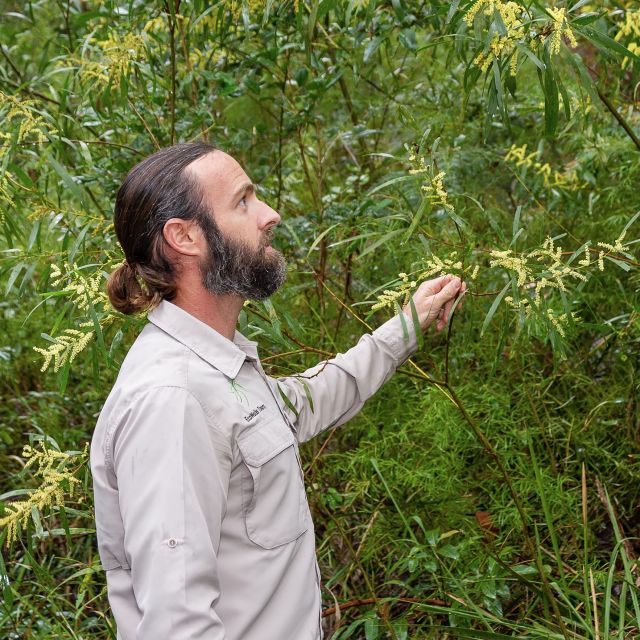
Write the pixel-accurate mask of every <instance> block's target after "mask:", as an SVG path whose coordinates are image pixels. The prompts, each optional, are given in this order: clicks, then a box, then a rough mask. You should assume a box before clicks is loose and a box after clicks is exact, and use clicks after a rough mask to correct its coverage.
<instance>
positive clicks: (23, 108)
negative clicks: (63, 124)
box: [0, 91, 51, 143]
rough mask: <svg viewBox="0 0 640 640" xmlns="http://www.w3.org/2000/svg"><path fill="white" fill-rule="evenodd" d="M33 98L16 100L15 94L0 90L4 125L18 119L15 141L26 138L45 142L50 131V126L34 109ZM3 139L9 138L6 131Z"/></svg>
mask: <svg viewBox="0 0 640 640" xmlns="http://www.w3.org/2000/svg"><path fill="white" fill-rule="evenodd" d="M35 105H36V103H35V100H18V99H17V98H16V97H15V96H11V95H8V94H6V93H4V92H2V91H0V112H2V111H5V110H6V112H5V113H4V115H3V120H4V123H5V128H6V125H9V124H11V122H12V121H14V120H18V121H19V122H20V126H19V128H18V135H17V140H16V142H18V143H20V142H23V141H25V140H27V139H28V138H32V139H33V140H34V141H35V142H39V143H42V142H45V141H46V140H47V136H48V135H49V134H50V133H51V127H50V126H49V124H47V123H46V122H45V121H44V118H43V117H42V116H41V115H40V114H39V113H38V112H37V110H36V106H35ZM2 138H3V139H4V140H9V139H10V136H9V134H7V133H4V134H3V135H2Z"/></svg>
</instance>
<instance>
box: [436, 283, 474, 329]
mask: <svg viewBox="0 0 640 640" xmlns="http://www.w3.org/2000/svg"><path fill="white" fill-rule="evenodd" d="M466 291H467V284H466V282H461V281H460V278H457V277H453V276H451V280H450V281H449V282H448V283H447V284H446V285H445V287H444V288H443V289H442V290H441V291H440V294H439V296H438V297H442V298H446V299H445V302H444V304H443V305H442V307H441V309H440V311H439V312H438V318H437V321H436V331H438V332H440V331H442V329H444V327H445V326H446V325H447V323H448V322H449V316H450V314H451V309H452V307H453V305H454V304H455V302H456V300H457V299H459V298H461V297H462V296H464V295H465V293H466ZM462 304H463V301H462V300H460V303H459V305H458V306H459V308H461V307H462Z"/></svg>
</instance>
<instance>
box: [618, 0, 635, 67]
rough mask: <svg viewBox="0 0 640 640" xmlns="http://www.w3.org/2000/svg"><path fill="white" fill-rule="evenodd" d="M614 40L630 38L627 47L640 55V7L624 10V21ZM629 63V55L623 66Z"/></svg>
mask: <svg viewBox="0 0 640 640" xmlns="http://www.w3.org/2000/svg"><path fill="white" fill-rule="evenodd" d="M614 40H615V41H616V42H620V41H621V40H628V42H627V45H626V46H627V49H629V51H631V53H635V54H636V55H640V9H637V10H635V11H625V12H624V23H623V24H622V26H621V27H620V29H619V30H618V33H616V35H615V37H614ZM628 64H629V57H628V56H627V57H625V59H624V60H623V61H622V68H623V69H624V68H626V67H627V65H628Z"/></svg>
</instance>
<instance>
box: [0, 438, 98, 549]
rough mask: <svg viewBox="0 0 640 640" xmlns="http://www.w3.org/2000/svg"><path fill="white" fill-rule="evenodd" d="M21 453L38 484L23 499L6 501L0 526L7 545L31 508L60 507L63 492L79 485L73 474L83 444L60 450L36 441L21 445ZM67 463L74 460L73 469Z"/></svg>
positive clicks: (83, 457) (81, 457)
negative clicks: (71, 448) (78, 449)
mask: <svg viewBox="0 0 640 640" xmlns="http://www.w3.org/2000/svg"><path fill="white" fill-rule="evenodd" d="M22 455H23V457H24V458H25V459H26V464H25V469H28V468H32V469H34V476H35V477H39V478H40V485H39V487H38V488H37V489H35V490H33V491H31V492H30V493H29V494H28V496H27V497H26V499H23V500H13V501H11V502H9V503H7V504H6V506H5V512H6V515H5V516H3V517H2V518H0V527H5V528H6V530H7V546H8V545H10V544H11V543H12V542H13V541H15V540H16V539H17V535H18V529H19V528H20V527H26V526H27V524H28V522H29V518H30V517H31V516H32V513H33V510H34V509H35V510H37V511H39V512H42V511H44V510H45V509H52V508H54V507H62V506H64V502H65V493H68V494H69V496H70V497H73V495H74V493H75V491H76V489H77V488H78V486H79V485H80V480H78V478H76V477H75V475H74V474H75V473H76V472H77V470H78V469H80V468H82V466H83V464H84V462H86V459H87V447H85V449H84V451H83V452H81V453H76V452H63V451H58V450H56V449H54V448H52V447H51V446H49V445H45V444H44V442H43V441H40V443H39V447H38V448H35V447H32V446H30V445H27V446H25V447H24V450H23V453H22ZM71 464H75V465H76V469H70V468H69V467H70V465H71Z"/></svg>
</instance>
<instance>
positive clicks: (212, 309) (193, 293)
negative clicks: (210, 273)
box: [171, 287, 244, 340]
mask: <svg viewBox="0 0 640 640" xmlns="http://www.w3.org/2000/svg"><path fill="white" fill-rule="evenodd" d="M171 302H173V304H175V305H176V306H178V307H180V308H181V309H183V310H184V311H186V312H187V313H190V314H191V315H192V316H194V317H195V318H197V319H198V320H200V322H204V323H205V324H206V325H209V326H210V327H211V328H212V329H215V330H216V331H217V332H218V333H219V334H220V335H223V336H224V337H225V338H227V339H229V340H233V336H234V334H235V332H236V325H237V324H238V316H239V315H240V311H242V305H243V304H244V300H243V298H241V297H240V296H237V295H223V296H217V295H214V294H212V293H209V292H208V291H206V290H205V289H204V288H203V287H197V288H195V289H183V288H180V287H179V288H178V294H177V295H176V297H175V298H174V299H173V300H172V301H171Z"/></svg>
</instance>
